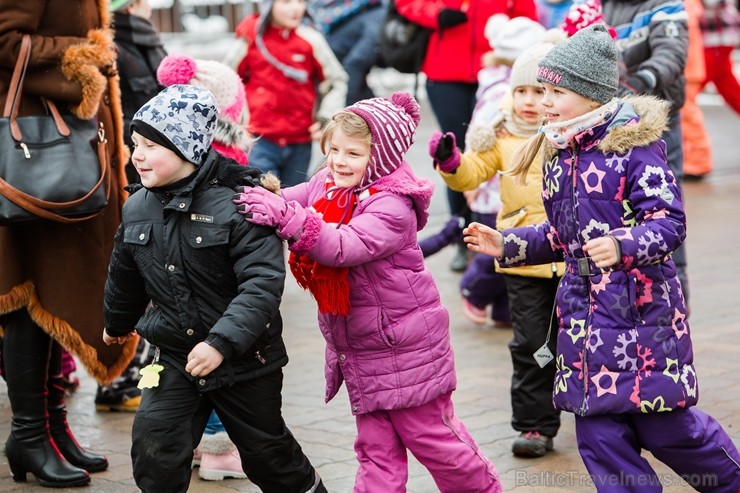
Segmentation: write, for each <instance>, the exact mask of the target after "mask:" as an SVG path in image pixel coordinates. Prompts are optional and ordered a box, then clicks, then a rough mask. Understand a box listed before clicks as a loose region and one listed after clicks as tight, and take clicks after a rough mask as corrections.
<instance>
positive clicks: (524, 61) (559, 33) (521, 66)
mask: <svg viewBox="0 0 740 493" xmlns="http://www.w3.org/2000/svg"><path fill="white" fill-rule="evenodd" d="M565 39H566V35H565V32H563V30H562V29H550V30H548V31H547V32H546V33H545V34H544V35H543V36H542V41H541V42H539V43H537V44H536V45H534V46H531V47H529V48H528V49H526V50H524V52H523V53H522V54H521V55H519V56H518V57H517V58H516V60H515V61H514V65H512V67H511V75H510V76H509V87H511V88H512V89H515V88H517V87H519V86H539V85H540V83H539V82H537V65H538V64H539V63H540V60H542V59H543V58H544V56H545V55H547V53H548V52H549V51H550V50H551V49H553V48H554V47H555V46H556V45H557V44H559V43H560V42H561V41H563V40H565Z"/></svg>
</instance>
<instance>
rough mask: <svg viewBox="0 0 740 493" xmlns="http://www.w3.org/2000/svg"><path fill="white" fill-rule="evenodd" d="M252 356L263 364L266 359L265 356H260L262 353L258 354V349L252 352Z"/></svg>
mask: <svg viewBox="0 0 740 493" xmlns="http://www.w3.org/2000/svg"><path fill="white" fill-rule="evenodd" d="M254 357H255V358H257V361H259V362H260V363H262V364H263V365H264V364H265V363H266V362H267V361H266V360H265V358H263V357H262V355H261V354H260V352H259V351H256V352H255V353H254Z"/></svg>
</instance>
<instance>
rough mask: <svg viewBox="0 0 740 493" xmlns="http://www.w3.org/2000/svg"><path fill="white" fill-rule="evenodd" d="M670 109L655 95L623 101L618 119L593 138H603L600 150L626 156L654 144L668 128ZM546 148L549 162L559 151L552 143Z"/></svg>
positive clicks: (613, 118) (634, 97)
mask: <svg viewBox="0 0 740 493" xmlns="http://www.w3.org/2000/svg"><path fill="white" fill-rule="evenodd" d="M669 110H670V104H669V103H668V102H667V101H664V100H662V99H659V98H656V97H655V96H628V97H625V98H623V99H622V100H621V101H620V102H619V107H618V108H617V111H616V113H614V116H613V117H612V118H611V119H610V120H609V121H608V122H607V123H606V125H603V124H602V125H600V126H598V127H596V130H595V131H594V137H593V138H599V139H601V141H600V142H599V144H598V149H599V150H600V151H601V152H604V153H609V152H613V153H617V154H624V153H626V152H627V151H629V150H630V149H632V148H635V147H645V146H647V145H649V144H652V143H653V142H655V141H656V140H658V139H660V138H661V137H662V135H663V133H664V132H665V131H666V130H667V129H668V112H669ZM600 127H603V128H600ZM590 139H591V137H587V139H586V140H590ZM545 145H546V147H545V159H546V160H548V159H551V158H552V157H553V156H555V155H556V154H557V153H558V149H556V148H555V147H553V146H552V145H551V144H550V143H549V142H546V144H545Z"/></svg>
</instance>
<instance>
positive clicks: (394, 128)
mask: <svg viewBox="0 0 740 493" xmlns="http://www.w3.org/2000/svg"><path fill="white" fill-rule="evenodd" d="M345 111H349V112H351V113H354V114H356V115H357V116H359V117H360V118H362V119H363V120H365V123H367V126H368V127H370V133H371V134H372V149H371V151H370V164H369V165H368V167H367V171H366V172H365V177H364V178H363V180H362V183H361V184H360V185H361V186H366V185H369V184H370V183H372V182H374V181H375V180H377V179H378V178H381V177H383V176H386V175H389V174H391V173H392V172H393V171H395V170H396V169H397V168H398V167H399V166H400V165H401V163H402V162H403V156H404V154H406V152H407V151H408V150H409V147H411V144H413V143H414V136H415V134H416V127H418V126H419V121H420V120H421V110H420V109H419V103H417V102H416V99H414V97H413V96H412V95H411V94H409V93H407V92H396V93H393V95H391V97H390V99H386V98H372V99H364V100H362V101H358V102H357V103H355V104H353V105H352V106H349V107H347V108H346V110H345Z"/></svg>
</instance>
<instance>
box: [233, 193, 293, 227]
mask: <svg viewBox="0 0 740 493" xmlns="http://www.w3.org/2000/svg"><path fill="white" fill-rule="evenodd" d="M233 202H234V203H235V204H237V206H238V207H237V210H238V211H239V213H240V214H242V215H243V216H244V219H246V220H247V221H249V222H250V223H254V224H260V225H262V226H272V227H275V228H277V233H278V236H280V237H281V238H282V239H284V240H289V239H293V240H295V239H297V238H295V236H296V235H298V234H299V233H300V231H301V228H302V227H303V222H304V221H305V219H306V211H305V210H304V209H303V207H301V206H300V205H299V204H297V203H296V202H286V201H285V199H284V198H283V197H282V196H280V195H277V194H275V193H273V192H270V191H268V190H265V189H264V188H262V187H243V188H242V192H241V193H238V194H236V195H235V196H234V200H233Z"/></svg>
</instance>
